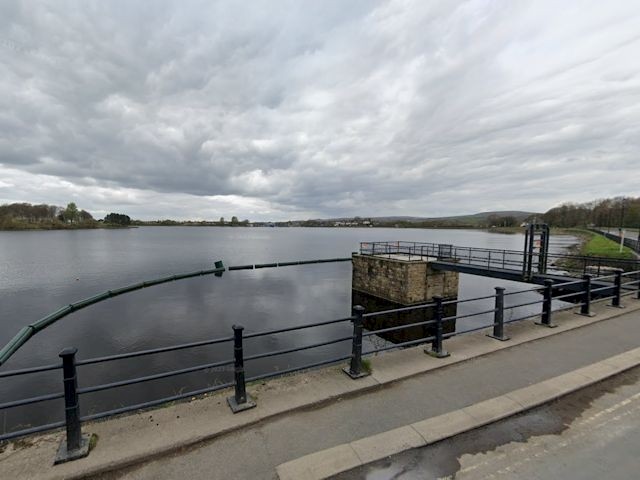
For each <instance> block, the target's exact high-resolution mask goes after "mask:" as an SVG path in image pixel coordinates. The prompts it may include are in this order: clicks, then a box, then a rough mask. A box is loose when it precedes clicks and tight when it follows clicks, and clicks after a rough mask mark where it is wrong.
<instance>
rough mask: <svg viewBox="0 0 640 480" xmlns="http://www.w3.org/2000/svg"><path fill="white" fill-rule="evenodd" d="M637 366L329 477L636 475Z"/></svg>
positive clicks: (619, 478)
mask: <svg viewBox="0 0 640 480" xmlns="http://www.w3.org/2000/svg"><path fill="white" fill-rule="evenodd" d="M639 444H640V368H635V369H633V370H631V371H628V372H625V373H622V374H619V375H617V376H616V377H614V378H611V379H609V380H606V381H604V382H602V383H599V384H596V385H593V386H591V387H587V388H585V389H584V390H580V391H578V392H575V393H572V394H570V395H568V396H566V397H564V398H562V399H560V400H558V401H556V402H553V403H551V404H549V405H545V406H543V407H540V408H536V409H534V410H532V411H530V412H528V413H526V414H523V415H518V416H515V417H511V418H509V419H506V420H503V421H501V422H498V423H495V424H492V425H489V426H486V427H483V428H480V429H477V430H474V431H472V432H468V433H464V434H461V435H458V436H456V437H453V438H450V439H448V440H445V441H442V442H440V443H437V444H434V445H431V446H428V447H425V448H420V449H415V450H410V451H407V452H404V453H402V454H399V455H396V456H393V457H391V458H390V459H385V460H381V461H379V462H374V463H373V464H370V465H367V466H365V467H361V468H358V469H355V470H352V471H349V472H345V473H343V474H341V475H338V476H336V477H333V480H364V479H368V480H374V479H375V480H387V479H395V480H418V479H420V480H422V479H431V478H433V479H435V478H438V479H440V478H446V479H449V478H455V479H456V480H484V479H494V480H516V479H517V480H547V479H553V478H561V479H567V480H573V479H575V480H599V479H601V478H607V479H608V480H627V479H631V478H638V465H639V461H638V445H639Z"/></svg>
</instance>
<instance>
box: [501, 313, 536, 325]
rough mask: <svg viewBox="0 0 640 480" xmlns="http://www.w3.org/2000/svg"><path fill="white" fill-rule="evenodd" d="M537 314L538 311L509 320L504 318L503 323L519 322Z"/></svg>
mask: <svg viewBox="0 0 640 480" xmlns="http://www.w3.org/2000/svg"><path fill="white" fill-rule="evenodd" d="M539 316H540V314H539V313H532V314H527V315H524V316H522V317H517V318H511V319H509V320H505V321H504V322H503V323H504V324H505V325H506V324H508V323H514V322H520V321H521V320H528V319H530V318H535V317H539Z"/></svg>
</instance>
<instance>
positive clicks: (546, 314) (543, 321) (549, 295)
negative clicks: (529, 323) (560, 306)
mask: <svg viewBox="0 0 640 480" xmlns="http://www.w3.org/2000/svg"><path fill="white" fill-rule="evenodd" d="M543 296H544V300H543V302H542V315H541V316H540V321H539V322H536V324H537V325H543V326H545V327H549V328H554V327H557V325H554V324H553V323H551V308H552V307H553V305H552V302H553V280H550V279H546V280H545V281H544V293H543Z"/></svg>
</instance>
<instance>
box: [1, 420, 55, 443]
mask: <svg viewBox="0 0 640 480" xmlns="http://www.w3.org/2000/svg"><path fill="white" fill-rule="evenodd" d="M64 425H65V422H64V421H62V422H55V423H49V424H47V425H40V426H39V427H32V428H27V429H24V430H18V431H15V432H11V433H4V434H2V435H0V442H4V441H5V440H12V439H14V438H18V437H24V436H26V435H32V434H34V433H40V432H46V431H47V430H55V429H56V428H60V427H64Z"/></svg>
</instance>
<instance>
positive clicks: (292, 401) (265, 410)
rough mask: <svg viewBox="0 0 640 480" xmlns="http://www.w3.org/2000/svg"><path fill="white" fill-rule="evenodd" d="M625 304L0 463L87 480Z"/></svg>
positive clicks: (200, 405) (127, 424) (220, 398)
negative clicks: (67, 454)
mask: <svg viewBox="0 0 640 480" xmlns="http://www.w3.org/2000/svg"><path fill="white" fill-rule="evenodd" d="M627 305H628V308H627V309H626V310H619V309H607V308H604V307H600V308H598V313H599V314H598V316H596V317H593V318H588V317H581V316H577V315H573V314H572V313H571V312H570V311H567V312H561V313H558V314H557V318H556V320H557V322H558V323H559V324H560V326H559V327H558V328H556V329H547V328H540V327H537V326H535V325H533V322H522V323H514V324H511V325H509V326H508V328H509V333H510V334H511V335H512V339H511V340H510V341H509V342H499V341H496V340H493V339H490V338H489V337H486V336H485V335H484V331H480V332H477V333H476V334H469V335H463V336H460V337H453V338H451V339H449V340H447V347H448V348H449V349H450V350H451V352H452V355H451V356H450V357H448V358H445V359H434V358H432V357H429V356H427V355H425V354H424V353H422V347H415V348H410V349H405V350H398V351H393V352H387V353H385V354H384V355H379V356H374V357H370V358H371V359H372V369H373V373H372V375H371V376H368V377H365V378H362V379H358V380H351V379H350V378H348V377H347V376H345V375H344V374H343V373H342V372H341V371H340V366H342V365H340V366H337V365H336V366H332V367H328V368H324V369H319V370H313V371H310V372H307V373H304V374H296V375H291V376H286V377H281V378H279V379H274V380H271V381H268V382H262V383H260V384H257V385H256V384H253V385H248V390H249V392H250V393H251V394H252V395H253V396H254V397H255V398H256V399H257V403H258V406H257V408H255V409H252V410H248V411H246V412H243V413H242V414H240V415H232V414H231V412H230V411H229V410H228V407H227V405H226V402H225V401H224V398H225V396H226V395H228V393H229V392H228V391H221V392H219V393H217V394H215V395H210V396H208V397H207V398H199V399H195V398H194V399H192V400H195V401H191V402H183V403H178V404H175V405H170V406H167V407H165V408H159V409H156V410H150V411H145V412H141V413H136V414H130V415H126V416H121V417H116V418H111V419H107V420H104V421H101V422H91V423H87V424H84V425H83V430H84V431H85V432H86V433H96V434H97V435H98V436H99V438H100V440H99V442H98V445H97V448H95V449H94V450H93V451H92V452H91V454H90V455H89V456H88V457H87V458H85V459H82V460H77V461H74V462H70V463H67V464H62V465H58V466H56V467H55V468H48V467H50V465H51V462H52V459H53V457H54V456H55V451H54V450H55V448H53V447H52V445H54V444H55V445H57V443H58V442H59V441H60V440H61V439H62V438H63V434H62V433H52V434H48V435H42V436H38V437H31V438H30V439H29V441H30V442H32V443H33V446H32V447H30V448H24V449H22V450H14V451H12V452H11V455H6V453H7V452H5V453H4V454H3V453H0V467H2V469H3V471H5V472H7V474H9V473H10V472H11V471H24V469H23V468H21V463H22V464H25V463H26V464H32V465H35V464H36V463H39V464H40V465H39V468H35V467H34V468H33V470H30V471H29V472H25V473H28V474H29V475H28V476H29V477H30V478H84V477H86V476H90V475H95V474H99V473H105V472H108V471H111V470H115V469H120V468H124V467H127V466H132V465H136V464H140V463H143V462H145V461H149V460H153V459H155V458H159V457H161V456H163V455H167V454H170V453H173V452H176V451H179V450H181V449H184V448H188V447H192V446H195V445H197V444H200V443H202V442H205V441H209V440H212V439H215V438H217V437H219V436H222V435H225V434H228V433H231V432H233V431H236V430H239V429H241V428H245V427H249V426H252V425H255V424H257V423H259V422H263V421H266V420H271V419H274V418H277V417H279V416H282V415H285V414H288V413H291V412H295V411H299V410H304V409H309V408H317V407H319V406H322V405H326V404H330V403H332V402H334V401H336V400H339V399H341V398H345V397H350V396H357V395H361V394H364V393H367V392H369V391H371V390H374V389H378V388H384V387H385V386H388V385H391V384H392V383H395V382H398V381H402V380H405V379H408V378H411V377H414V376H416V375H420V374H423V373H426V372H428V371H431V370H434V369H440V368H444V367H446V366H448V365H452V364H455V363H459V362H464V361H466V360H469V359H471V358H476V357H479V356H483V355H487V354H489V353H491V352H494V351H499V350H502V349H504V348H511V347H513V346H516V345H520V344H523V343H528V342H531V341H535V340H538V339H542V338H545V337H547V336H550V335H557V334H560V333H563V332H566V331H570V330H573V329H576V328H580V327H583V326H586V325H590V324H593V323H596V322H599V321H602V320H605V319H609V318H614V317H617V316H620V315H622V314H626V313H629V312H630V311H634V310H637V309H640V301H638V300H633V301H631V300H629V301H627ZM614 367H615V366H614ZM310 387H313V388H310ZM151 419H152V420H151ZM160 425H162V427H160ZM158 427H160V428H158ZM160 429H162V431H163V432H170V435H167V434H163V435H161V434H159V430H160ZM125 445H126V448H125V447H124V446H125ZM9 457H10V458H9ZM23 475H24V474H23Z"/></svg>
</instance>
